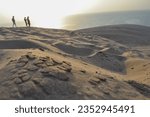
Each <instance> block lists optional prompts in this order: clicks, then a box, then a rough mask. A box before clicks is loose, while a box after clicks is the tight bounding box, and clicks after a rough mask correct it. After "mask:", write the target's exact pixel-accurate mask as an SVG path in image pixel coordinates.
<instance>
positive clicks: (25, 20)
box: [24, 17, 28, 26]
mask: <svg viewBox="0 0 150 117" xmlns="http://www.w3.org/2000/svg"><path fill="white" fill-rule="evenodd" d="M24 22H25V24H26V26H28V23H27V19H26V17H24Z"/></svg>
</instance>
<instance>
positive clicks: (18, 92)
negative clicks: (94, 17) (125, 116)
mask: <svg viewBox="0 0 150 117" xmlns="http://www.w3.org/2000/svg"><path fill="white" fill-rule="evenodd" d="M0 99H15V100H16V99H17V100H18V99H19V100H22V99H31V100H33V99H36V100H38V99H39V100H40V99H44V100H53V99H57V100H60V99H61V100H62V99H63V100H69V99H73V100H77V99H83V100H85V99H90V100H91V99H93V100H107V99H112V100H117V99H150V27H144V26H137V25H114V26H105V27H95V28H89V29H82V30H75V31H68V30H61V29H45V28H36V27H31V28H30V29H28V28H25V27H17V28H5V27H1V28H0Z"/></svg>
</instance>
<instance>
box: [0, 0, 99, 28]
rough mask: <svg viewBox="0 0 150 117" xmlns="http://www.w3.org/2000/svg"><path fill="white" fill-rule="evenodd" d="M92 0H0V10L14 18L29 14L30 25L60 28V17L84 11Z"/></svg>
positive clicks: (20, 18)
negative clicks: (0, 4)
mask: <svg viewBox="0 0 150 117" xmlns="http://www.w3.org/2000/svg"><path fill="white" fill-rule="evenodd" d="M93 1H94V0H0V2H1V3H3V5H2V6H1V7H0V11H3V12H4V13H5V15H7V16H9V17H11V16H12V15H14V16H15V18H16V20H20V21H21V20H23V17H24V16H30V19H31V22H32V25H34V26H43V27H54V28H61V24H62V22H61V21H62V18H63V17H65V16H67V15H72V14H78V13H84V12H86V10H87V9H89V8H91V7H93V5H95V2H93ZM95 1H97V0H95Z"/></svg>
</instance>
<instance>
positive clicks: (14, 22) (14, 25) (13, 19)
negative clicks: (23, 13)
mask: <svg viewBox="0 0 150 117" xmlns="http://www.w3.org/2000/svg"><path fill="white" fill-rule="evenodd" d="M12 22H13V25H12V27H16V21H15V17H14V16H12Z"/></svg>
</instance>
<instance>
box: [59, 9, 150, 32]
mask: <svg viewBox="0 0 150 117" xmlns="http://www.w3.org/2000/svg"><path fill="white" fill-rule="evenodd" d="M116 24H136V25H144V26H150V10H145V11H124V12H109V13H91V14H80V15H72V16H68V17H66V18H65V19H64V21H63V27H62V28H64V29H70V30H77V29H83V28H89V27H96V26H106V25H116Z"/></svg>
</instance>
